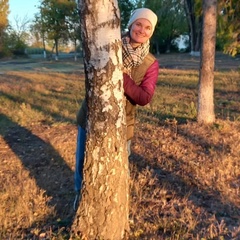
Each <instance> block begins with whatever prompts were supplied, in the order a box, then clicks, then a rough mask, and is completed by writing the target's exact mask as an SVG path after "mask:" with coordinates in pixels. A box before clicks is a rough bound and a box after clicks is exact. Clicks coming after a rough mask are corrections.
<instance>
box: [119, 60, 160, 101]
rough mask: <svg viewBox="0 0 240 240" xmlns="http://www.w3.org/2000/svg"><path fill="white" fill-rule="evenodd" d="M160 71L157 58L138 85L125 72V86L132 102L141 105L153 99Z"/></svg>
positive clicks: (125, 90)
mask: <svg viewBox="0 0 240 240" xmlns="http://www.w3.org/2000/svg"><path fill="white" fill-rule="evenodd" d="M158 71H159V64H158V61H157V60H156V61H154V63H153V64H152V65H151V66H150V67H149V68H148V70H147V72H146V74H145V75H144V77H143V80H142V82H141V83H140V85H137V84H136V83H135V82H134V80H133V79H132V78H131V77H130V76H129V75H128V74H126V73H124V74H123V80H124V81H123V88H124V92H125V95H126V96H127V98H129V99H130V100H131V102H133V103H135V104H138V105H140V106H144V105H146V104H148V103H149V102H150V101H151V99H152V97H153V94H154V91H155V87H156V83H157V80H158Z"/></svg>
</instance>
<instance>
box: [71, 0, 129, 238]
mask: <svg viewBox="0 0 240 240" xmlns="http://www.w3.org/2000/svg"><path fill="white" fill-rule="evenodd" d="M79 9H80V18H81V33H82V43H83V51H84V65H85V75H86V99H87V105H88V121H87V141H86V152H85V163H84V184H83V189H82V199H81V202H80V205H79V208H78V210H77V213H76V216H75V219H74V222H73V225H72V236H71V238H72V239H75V238H76V237H82V238H83V239H88V240H90V239H110V240H111V239H112V240H120V239H123V238H124V237H125V234H126V232H127V231H128V230H129V225H128V215H129V206H128V201H129V186H128V184H129V170H128V157H127V144H126V142H127V141H126V119H125V107H124V106H125V99H124V92H123V75H122V50H121V49H122V48H121V35H120V14H119V10H118V5H117V0H80V1H79Z"/></svg>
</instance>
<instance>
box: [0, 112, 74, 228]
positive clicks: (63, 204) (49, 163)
mask: <svg viewBox="0 0 240 240" xmlns="http://www.w3.org/2000/svg"><path fill="white" fill-rule="evenodd" d="M0 119H1V122H5V123H7V122H8V124H7V125H8V126H10V127H9V128H8V129H7V130H3V129H2V130H1V128H0V134H1V135H2V136H3V139H4V140H5V142H6V143H7V144H8V146H9V147H10V149H11V150H12V151H13V152H14V153H15V154H16V155H17V156H18V158H19V159H20V160H21V162H22V164H23V166H24V167H25V169H26V170H28V171H29V173H30V176H32V177H33V178H34V179H35V180H36V183H37V185H38V187H39V188H41V189H43V190H45V193H46V195H47V196H48V197H49V198H50V199H51V200H50V202H49V205H50V206H53V207H54V210H55V213H56V214H55V216H54V217H52V216H51V217H50V218H49V219H46V221H45V223H44V225H45V226H46V224H49V225H51V227H52V225H55V228H59V227H61V226H69V225H70V224H71V222H72V219H73V217H74V214H75V213H74V211H73V210H72V203H73V198H74V191H73V171H72V170H71V169H70V167H69V166H68V165H67V164H66V162H65V161H64V159H63V158H62V157H61V156H60V155H59V153H58V152H57V151H56V149H54V147H53V146H52V145H51V143H50V142H48V140H47V139H41V138H40V137H38V136H37V135H35V134H33V133H32V132H31V131H30V130H29V129H27V128H24V127H22V126H20V125H18V124H17V123H15V122H13V121H11V119H10V118H8V117H7V116H5V115H3V114H0ZM39 128H41V129H39V132H41V131H42V132H43V131H44V130H46V129H47V128H49V127H48V126H39ZM66 189H68V190H69V191H66ZM58 219H61V221H59V220H58ZM36 224H37V223H36ZM26 231H28V230H27V229H26Z"/></svg>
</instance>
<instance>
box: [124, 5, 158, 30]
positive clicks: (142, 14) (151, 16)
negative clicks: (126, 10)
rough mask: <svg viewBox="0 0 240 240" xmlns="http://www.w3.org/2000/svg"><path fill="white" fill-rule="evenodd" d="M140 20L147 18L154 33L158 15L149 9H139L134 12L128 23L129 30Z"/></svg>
mask: <svg viewBox="0 0 240 240" xmlns="http://www.w3.org/2000/svg"><path fill="white" fill-rule="evenodd" d="M139 18H145V19H147V20H148V21H149V22H150V23H151V24H152V32H153V31H154V28H155V26H156V24H157V19H158V18H157V15H156V14H155V13H154V12H153V11H152V10H150V9H148V8H138V9H136V10H134V11H133V13H132V15H131V17H130V20H129V22H128V28H130V26H131V25H132V24H133V23H134V22H135V21H136V20H137V19H139Z"/></svg>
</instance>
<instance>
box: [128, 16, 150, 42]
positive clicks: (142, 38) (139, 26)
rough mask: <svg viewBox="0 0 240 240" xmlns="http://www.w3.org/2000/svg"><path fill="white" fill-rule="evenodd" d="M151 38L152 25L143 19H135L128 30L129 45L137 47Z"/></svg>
mask: <svg viewBox="0 0 240 240" xmlns="http://www.w3.org/2000/svg"><path fill="white" fill-rule="evenodd" d="M151 36H152V24H151V23H150V22H149V21H148V20H147V19H145V18H139V19H137V20H136V21H135V22H134V23H133V24H132V25H131V28H130V38H131V40H130V43H131V45H132V46H133V47H137V46H139V45H141V44H142V43H145V42H147V41H148V40H149V38H150V37H151Z"/></svg>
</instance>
